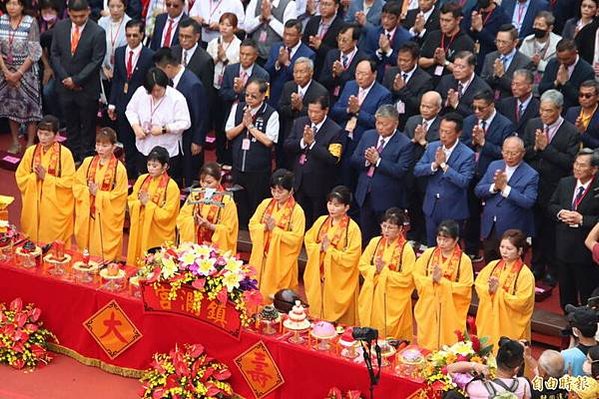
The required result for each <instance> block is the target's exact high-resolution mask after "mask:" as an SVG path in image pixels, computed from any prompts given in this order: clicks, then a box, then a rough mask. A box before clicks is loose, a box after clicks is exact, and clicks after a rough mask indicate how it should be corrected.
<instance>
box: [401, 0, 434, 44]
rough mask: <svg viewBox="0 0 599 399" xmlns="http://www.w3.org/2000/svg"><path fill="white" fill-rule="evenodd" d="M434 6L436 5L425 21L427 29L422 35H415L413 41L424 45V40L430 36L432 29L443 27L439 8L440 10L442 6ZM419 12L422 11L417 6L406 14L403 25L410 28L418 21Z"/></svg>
mask: <svg viewBox="0 0 599 399" xmlns="http://www.w3.org/2000/svg"><path fill="white" fill-rule="evenodd" d="M433 7H434V10H433V12H432V13H431V15H430V17H428V19H427V20H426V22H425V23H424V29H426V31H425V32H424V34H423V35H422V37H420V36H415V37H413V38H412V41H415V42H416V43H418V44H420V45H422V43H424V41H425V40H426V38H427V37H428V34H429V33H431V32H432V31H435V30H438V29H441V26H440V25H439V10H440V8H439V7H437V6H436V5H435V6H433ZM419 12H420V8H415V9H413V10H410V11H408V13H407V14H406V19H405V20H404V21H403V23H402V25H403V26H404V27H405V28H406V29H408V30H410V28H411V27H413V26H414V22H416V16H417V15H418V13H419Z"/></svg>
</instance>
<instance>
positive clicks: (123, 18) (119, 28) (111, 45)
mask: <svg viewBox="0 0 599 399" xmlns="http://www.w3.org/2000/svg"><path fill="white" fill-rule="evenodd" d="M123 21H125V17H124V16H123V17H121V22H119V27H118V28H117V29H116V34H115V35H114V36H113V35H112V31H113V29H112V26H113V24H112V22H111V23H110V51H111V52H112V56H113V57H114V51H115V50H116V49H115V48H114V43H116V40H117V39H118V38H119V32H120V31H121V26H122V25H123Z"/></svg>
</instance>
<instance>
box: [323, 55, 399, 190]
mask: <svg viewBox="0 0 599 399" xmlns="http://www.w3.org/2000/svg"><path fill="white" fill-rule="evenodd" d="M392 102H393V98H392V96H391V93H390V92H389V90H387V89H386V88H385V87H383V85H381V84H380V83H378V82H377V81H376V62H375V61H373V60H362V61H360V62H359V63H358V65H357V66H356V80H352V81H350V82H347V83H346V85H345V87H344V88H343V92H342V93H341V96H340V97H339V100H338V101H337V102H336V103H335V106H334V107H333V109H332V110H331V116H332V117H333V119H334V120H335V122H337V123H338V124H339V126H341V127H342V128H344V129H345V131H346V132H347V142H346V143H344V144H345V147H344V148H345V151H344V154H343V160H342V164H341V180H342V182H343V184H344V185H346V186H348V187H349V188H351V189H353V188H354V187H355V180H356V179H355V175H354V173H353V171H352V170H351V166H350V158H351V155H352V154H353V152H354V150H355V149H356V146H357V144H358V142H359V141H360V138H362V133H364V131H366V130H368V129H374V123H375V118H374V114H375V113H376V111H377V110H378V109H379V107H380V106H381V105H383V104H391V103H392Z"/></svg>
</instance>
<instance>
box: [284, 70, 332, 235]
mask: <svg viewBox="0 0 599 399" xmlns="http://www.w3.org/2000/svg"><path fill="white" fill-rule="evenodd" d="M296 65H297V64H296ZM328 113H329V98H328V96H320V97H315V98H313V99H311V100H310V101H309V103H308V115H307V116H302V117H299V118H297V119H296V120H295V122H294V123H293V129H292V130H291V133H290V134H289V137H287V138H286V139H285V150H286V151H287V153H288V154H289V156H290V157H292V170H293V174H294V176H295V179H294V183H293V191H294V194H295V198H296V199H297V202H298V203H299V204H300V205H301V207H302V209H303V210H304V214H305V215H306V227H307V228H309V226H311V225H312V223H314V221H315V220H316V219H317V218H318V217H319V216H321V215H325V214H327V208H326V197H327V194H328V193H329V191H331V189H332V188H333V186H334V185H335V182H336V181H337V171H338V168H339V161H340V160H341V154H342V152H343V145H342V143H341V140H342V130H341V127H340V126H339V125H337V124H336V123H335V122H334V121H333V120H332V119H331V118H329V117H328V116H327V114H328Z"/></svg>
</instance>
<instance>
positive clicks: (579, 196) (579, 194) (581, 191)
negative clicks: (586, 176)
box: [572, 186, 584, 211]
mask: <svg viewBox="0 0 599 399" xmlns="http://www.w3.org/2000/svg"><path fill="white" fill-rule="evenodd" d="M583 196H584V187H582V186H580V187H578V192H577V193H576V197H575V198H574V201H573V202H572V210H573V211H575V210H576V208H578V204H580V201H582V197H583Z"/></svg>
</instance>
